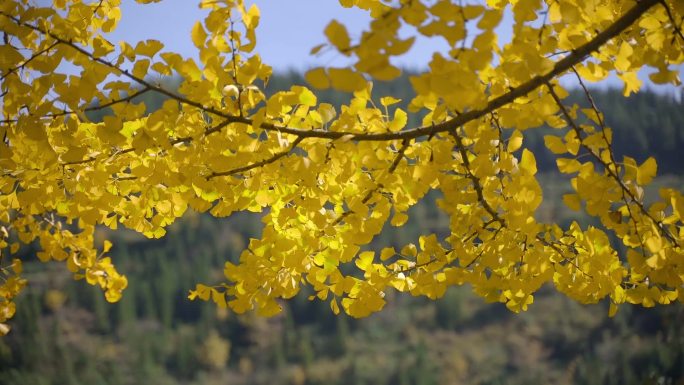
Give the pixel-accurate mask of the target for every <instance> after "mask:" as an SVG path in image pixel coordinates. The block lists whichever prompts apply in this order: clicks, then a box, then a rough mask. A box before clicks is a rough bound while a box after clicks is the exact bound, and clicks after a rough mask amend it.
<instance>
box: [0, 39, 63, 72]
mask: <svg viewBox="0 0 684 385" xmlns="http://www.w3.org/2000/svg"><path fill="white" fill-rule="evenodd" d="M58 44H60V43H59V41H56V42H54V43H52V44H50V46H49V47H47V48H45V49H43V50H41V51H39V52H36V53H35V54H33V55H32V56H31V57H30V58H28V59H26V61H24V62H23V63H21V64H20V65H18V66H16V67H14V68H10V69H9V71H7V73H6V74H4V75H2V76H1V77H0V81H2V80H5V78H6V77H8V76H10V75H11V74H13V73H15V72H17V71H19V70H20V69H22V68H24V67H26V65H27V64H29V63H30V62H32V61H33V60H35V59H36V58H38V57H39V56H41V55H43V54H45V53H46V52H48V51H50V50H51V49H53V48H55V47H56V46H57V45H58Z"/></svg>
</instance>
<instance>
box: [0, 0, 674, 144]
mask: <svg viewBox="0 0 684 385" xmlns="http://www.w3.org/2000/svg"><path fill="white" fill-rule="evenodd" d="M659 1H660V0H642V1H639V2H638V3H636V5H635V6H634V7H632V8H631V9H630V10H628V11H627V12H626V13H625V14H623V15H622V16H621V17H620V18H619V19H617V20H616V21H615V22H614V23H613V24H611V25H610V26H608V27H607V28H606V29H605V30H603V31H602V32H600V33H598V34H597V35H596V36H594V38H593V39H591V40H590V41H588V42H587V43H585V44H584V45H582V46H580V47H578V48H577V49H575V50H573V51H571V52H570V54H568V55H567V56H565V57H564V58H563V59H561V60H559V61H558V62H556V64H555V65H554V67H553V69H552V70H551V71H549V72H547V73H546V74H544V75H537V76H535V77H533V78H531V79H530V80H528V81H526V82H525V83H523V84H521V85H519V86H518V87H516V88H513V89H511V90H510V91H508V92H506V93H504V94H502V95H500V96H498V97H496V98H494V99H492V100H490V101H489V103H487V105H486V106H485V107H483V108H481V109H473V110H470V111H466V112H463V113H462V114H460V115H458V116H456V117H454V118H452V119H450V120H447V121H445V122H443V123H439V124H435V125H429V126H422V127H417V128H413V129H408V130H403V131H399V132H387V133H360V132H345V131H326V130H316V129H314V130H306V129H301V128H289V127H282V126H279V125H276V124H273V123H268V122H264V123H261V128H262V129H263V130H266V131H279V132H281V133H285V134H291V135H296V136H298V137H304V138H324V139H339V138H342V137H348V138H349V139H350V140H354V141H389V140H404V139H415V138H419V137H423V136H428V135H432V136H433V135H435V134H437V133H441V132H448V131H450V130H453V129H454V128H456V127H459V126H462V125H464V124H466V123H468V122H471V121H474V120H477V119H479V118H481V117H483V116H486V115H488V114H490V113H491V112H493V111H495V110H497V109H499V108H501V107H503V106H506V105H508V104H510V103H512V102H513V101H514V100H515V99H517V98H519V97H522V96H525V95H527V94H528V93H530V92H532V91H534V90H536V89H538V88H539V87H541V86H543V85H544V84H546V83H548V82H549V81H551V80H552V79H554V78H556V77H558V76H559V75H561V74H563V73H564V72H566V71H568V70H570V69H571V68H572V67H573V66H574V65H576V64H579V63H581V62H582V61H583V60H584V59H585V58H586V57H587V56H589V55H590V54H591V53H592V52H594V51H597V50H598V49H599V48H600V47H601V46H603V45H604V44H606V43H607V42H608V41H609V40H610V39H612V38H614V37H616V36H618V35H619V34H620V33H622V32H623V31H624V30H626V29H627V28H629V27H630V26H631V25H632V24H633V23H634V22H635V21H636V20H638V19H639V17H641V15H643V14H644V13H645V12H646V11H648V10H649V9H650V8H651V7H653V6H654V5H655V4H658V3H659ZM0 15H2V16H5V17H7V18H9V19H11V20H13V21H14V22H15V23H16V24H18V25H21V26H24V27H27V28H30V29H32V30H34V31H37V32H39V33H41V34H43V35H47V36H50V37H51V38H53V39H54V40H56V41H57V42H60V43H62V44H64V45H67V46H69V47H71V48H73V49H74V50H76V51H77V52H79V53H80V54H82V55H85V56H87V57H88V58H90V59H92V60H93V61H95V62H97V63H100V64H102V65H104V66H106V67H109V68H110V69H112V70H115V71H116V72H118V73H119V74H121V75H122V76H124V77H126V78H128V79H130V80H132V81H134V82H136V83H138V84H140V85H142V86H143V87H146V88H150V89H151V90H153V91H155V92H158V93H160V94H162V95H165V96H167V97H169V98H171V99H174V100H176V101H178V102H180V103H182V104H185V105H188V106H191V107H195V108H198V109H200V110H202V111H204V112H206V113H209V114H213V115H216V116H220V117H222V118H224V119H226V120H228V121H229V122H230V123H242V124H246V125H252V124H253V123H254V121H253V119H250V118H246V117H242V116H234V115H230V114H228V113H226V112H224V111H221V110H218V109H216V108H213V107H210V106H206V105H203V104H202V103H199V102H197V101H194V100H191V99H188V98H186V97H184V96H182V95H178V94H176V93H174V92H171V91H169V90H166V89H164V88H163V87H160V86H156V85H154V84H152V83H150V82H148V81H146V80H145V79H142V78H140V77H137V76H135V75H133V74H132V73H130V72H129V71H127V70H123V69H121V68H119V67H118V66H117V65H115V64H113V63H111V62H109V61H107V60H105V59H103V58H101V57H96V56H94V55H93V54H92V53H91V52H88V51H87V50H86V49H84V48H82V47H80V46H79V45H77V44H75V43H73V42H72V41H69V40H66V39H64V38H61V37H60V36H58V35H56V34H54V33H53V32H50V31H47V30H45V29H43V28H41V27H38V26H35V25H33V24H30V23H26V22H23V21H21V20H20V19H19V18H17V17H14V16H11V15H8V14H6V13H4V12H0Z"/></svg>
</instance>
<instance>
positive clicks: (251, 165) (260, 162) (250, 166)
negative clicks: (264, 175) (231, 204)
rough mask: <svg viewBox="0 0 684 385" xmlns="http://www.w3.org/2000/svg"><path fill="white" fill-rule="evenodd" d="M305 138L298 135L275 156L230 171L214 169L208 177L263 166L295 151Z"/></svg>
mask: <svg viewBox="0 0 684 385" xmlns="http://www.w3.org/2000/svg"><path fill="white" fill-rule="evenodd" d="M304 139H306V138H303V137H298V138H297V139H295V140H294V142H292V144H291V145H290V146H289V147H288V148H287V149H285V150H283V151H280V152H277V153H275V154H273V156H271V157H269V158H266V159H264V160H262V161H259V162H255V163H252V164H248V165H247V166H243V167H238V168H234V169H232V170H228V171H221V172H217V171H214V172H212V173H211V174H209V175H208V176H207V179H213V178H216V177H220V176H230V175H235V174H239V173H241V172H245V171H249V170H252V169H255V168H259V167H261V166H265V165H267V164H270V163H273V162H275V161H277V160H278V159H280V158H282V157H284V156H286V155H287V154H289V153H291V152H292V151H294V149H295V148H297V145H299V143H301V142H302V140H304Z"/></svg>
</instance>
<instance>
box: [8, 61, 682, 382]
mask: <svg viewBox="0 0 684 385" xmlns="http://www.w3.org/2000/svg"><path fill="white" fill-rule="evenodd" d="M293 81H301V76H299V75H297V74H290V75H288V76H276V77H274V78H273V79H272V80H271V82H270V83H269V85H268V87H267V88H266V91H267V92H271V91H272V90H277V89H286V88H287V87H288V84H291V83H292V82H293ZM376 91H378V93H379V95H380V96H381V95H386V94H392V95H394V96H401V95H406V96H404V97H403V99H404V103H406V102H408V100H409V99H410V87H409V82H408V80H407V79H406V78H402V79H400V81H399V82H397V83H392V84H379V85H377V86H376ZM581 96H582V95H581V94H580V93H578V92H574V93H573V94H572V96H571V98H574V99H573V100H576V101H580V100H581ZM343 97H344V96H341V95H338V94H334V93H332V92H328V93H324V94H323V95H322V97H321V99H322V100H325V101H328V102H331V103H333V104H339V103H340V102H341V101H342V100H343ZM594 97H595V98H596V100H597V103H598V105H599V106H600V107H601V108H602V110H603V111H604V113H605V115H606V119H607V121H608V124H609V125H610V126H611V127H613V129H614V131H615V135H614V137H615V139H616V152H617V153H618V154H630V156H633V157H635V158H636V159H638V160H640V161H643V160H644V159H646V157H647V156H649V155H653V156H655V157H656V158H657V160H658V164H659V168H660V170H661V171H660V173H661V174H666V175H664V176H661V177H659V178H658V179H657V180H656V182H655V185H656V186H655V187H654V188H652V189H651V190H650V191H648V192H647V194H656V193H657V186H659V185H668V186H672V187H676V188H680V189H681V188H683V187H684V177H682V175H683V171H684V170H682V167H683V166H684V162H682V157H681V156H679V155H678V154H679V151H681V148H683V147H682V145H683V144H684V108H682V107H683V106H682V103H681V102H678V101H676V100H675V99H674V98H672V97H663V96H659V95H657V94H654V93H650V92H645V93H642V94H639V95H637V96H634V97H631V98H627V99H624V98H622V96H620V95H619V92H618V91H615V90H605V91H597V92H595V93H594ZM144 100H145V102H146V103H147V105H148V107H149V108H151V109H153V108H154V107H155V106H159V105H160V104H161V101H160V100H159V99H155V98H152V95H145V99H144ZM93 118H94V119H96V118H97V116H93ZM413 119H414V122H416V121H417V117H414V118H413ZM544 130H550V129H541V130H531V131H526V132H525V135H526V144H527V145H530V146H532V148H533V150H534V151H535V153H536V154H537V160H538V162H539V163H540V167H539V168H540V170H542V171H544V173H543V174H542V175H540V182H541V184H542V185H543V188H544V194H545V200H544V203H543V204H542V206H541V208H540V209H539V212H538V216H539V219H540V220H543V221H557V222H560V223H564V224H567V223H569V222H571V221H573V220H577V221H580V222H582V223H583V224H591V223H592V219H591V218H586V217H583V216H581V215H580V214H578V213H576V212H573V211H571V210H570V209H568V208H567V207H565V206H564V205H563V204H562V200H561V196H562V194H563V193H566V192H567V191H568V190H569V189H570V187H569V185H568V180H567V179H566V178H564V177H562V176H559V175H557V174H555V173H554V172H553V171H554V170H555V166H554V164H555V163H554V161H553V158H552V155H551V154H550V152H548V151H546V150H545V149H544V148H543V139H541V136H540V135H539V134H538V133H537V132H539V131H544ZM437 199H439V194H437V193H434V192H433V193H430V194H429V195H428V196H427V197H426V198H425V199H424V200H423V201H422V202H420V203H419V204H418V205H416V206H414V207H413V208H412V209H411V210H410V211H409V215H410V220H409V222H408V223H407V224H406V225H405V226H403V227H401V228H391V227H389V226H388V228H386V229H385V230H386V231H384V232H383V233H382V234H381V236H379V237H378V239H376V240H375V241H374V243H373V245H372V246H373V247H380V246H387V245H395V246H399V245H403V244H405V243H407V242H415V241H417V239H418V236H419V235H420V234H428V233H433V232H434V233H437V234H438V235H445V234H446V232H448V219H447V218H446V216H445V215H444V214H442V213H440V212H439V211H438V210H437V208H436V204H435V200H437ZM260 217H261V216H260V215H259V214H251V213H238V214H236V215H233V216H232V217H230V218H228V219H215V218H211V217H209V216H207V215H200V214H196V213H188V214H187V215H186V216H185V217H184V218H183V219H182V220H180V221H179V222H177V223H176V224H174V225H173V226H171V227H170V228H169V232H168V234H167V236H166V237H165V238H164V239H161V240H148V239H145V238H142V237H141V236H139V235H137V234H134V233H132V232H129V231H125V230H124V231H118V232H109V231H106V230H100V232H99V233H98V237H100V238H101V239H104V238H107V239H112V240H113V242H114V244H115V248H114V249H113V254H112V256H113V258H114V261H115V263H116V264H117V266H118V268H119V271H121V272H122V273H125V274H126V275H127V276H128V279H129V287H128V289H127V290H126V292H125V295H124V298H123V299H122V300H121V301H120V302H119V303H116V304H108V303H106V301H105V300H104V297H103V294H102V292H101V291H100V290H98V289H97V288H94V287H90V286H88V285H86V284H85V283H84V282H75V281H73V280H71V278H70V274H68V273H67V272H66V267H65V266H63V264H42V263H38V262H29V263H27V264H26V276H27V278H28V279H29V281H30V285H29V287H28V288H27V289H26V291H25V292H24V293H23V294H22V295H21V297H20V298H19V300H18V313H17V315H16V317H15V318H14V319H13V320H12V323H11V324H12V327H13V329H12V332H11V333H10V334H9V335H8V336H6V337H4V338H2V339H0V384H8V385H10V384H12V385H14V384H28V385H33V384H36V385H77V384H81V385H85V384H87V385H105V384H107V385H123V384H160V385H166V384H168V385H176V384H197V385H199V384H206V385H211V384H226V383H231V384H294V385H304V384H309V385H314V384H326V385H333V384H354V385H362V384H368V385H384V384H387V385H390V384H398V385H404V384H405V385H409V384H415V385H431V384H535V383H554V384H587V385H590V384H673V385H674V384H684V330H683V328H682V325H684V307H683V306H682V305H681V304H676V305H671V306H662V307H657V308H652V309H643V308H640V307H634V306H630V305H625V306H623V307H621V309H620V311H619V312H618V314H617V316H616V317H614V318H608V316H607V303H602V304H598V305H592V306H584V305H580V304H577V303H575V302H573V301H571V300H569V299H568V298H566V297H564V296H562V295H561V294H558V293H556V292H555V291H554V290H553V288H551V287H544V288H543V289H542V290H541V291H540V292H539V293H538V294H537V295H536V298H535V303H534V304H533V305H532V306H531V308H530V310H529V311H528V312H526V313H524V314H518V315H516V314H513V313H511V312H509V311H508V310H507V309H506V308H505V306H504V305H501V304H486V303H484V301H483V300H482V299H481V298H479V297H476V296H474V295H473V294H472V293H471V292H470V288H469V287H457V288H451V289H449V290H448V291H447V293H446V295H445V297H444V298H442V299H440V300H438V301H429V300H425V299H422V298H411V297H409V296H404V295H397V294H396V293H388V298H387V299H388V305H387V306H386V308H385V309H384V310H383V311H382V312H381V313H379V314H376V315H374V316H371V317H369V318H366V319H361V320H356V319H352V318H349V317H347V316H345V315H340V316H334V315H333V314H332V313H331V311H330V309H329V307H328V305H327V304H326V303H321V302H318V301H317V300H316V301H309V300H308V299H307V297H308V295H309V294H310V293H308V292H302V293H301V294H300V295H298V296H297V297H295V298H294V299H293V300H291V301H288V302H283V308H284V312H283V313H282V314H280V315H278V316H276V317H274V318H270V319H264V318H259V317H256V316H255V315H253V314H245V315H236V314H232V313H230V312H228V311H226V310H222V309H217V308H216V307H215V306H214V305H213V304H208V303H203V302H190V301H189V300H187V298H186V297H187V292H188V289H190V288H192V287H194V284H195V283H197V282H205V283H211V282H219V281H221V280H222V279H223V277H222V266H223V264H224V263H225V261H228V260H229V261H233V262H235V261H236V260H237V256H238V255H239V253H240V252H241V251H242V249H243V248H244V247H245V246H246V244H247V241H248V239H249V238H250V237H258V236H259V234H260V231H261V222H260ZM27 253H28V254H30V250H29V251H27ZM26 258H27V259H28V260H31V261H35V258H34V257H32V256H30V255H27V256H26Z"/></svg>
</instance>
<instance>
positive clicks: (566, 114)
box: [547, 83, 679, 246]
mask: <svg viewBox="0 0 684 385" xmlns="http://www.w3.org/2000/svg"><path fill="white" fill-rule="evenodd" d="M547 87H548V89H549V93H550V94H551V96H552V97H553V99H554V101H555V102H556V104H557V105H558V107H559V108H560V110H561V114H562V115H563V118H564V119H565V121H566V122H567V123H568V125H569V126H570V127H571V128H572V129H573V131H575V134H576V135H577V138H578V140H579V141H580V145H581V146H582V148H584V149H585V150H586V151H587V153H589V155H591V157H592V158H594V160H596V161H597V162H598V163H600V164H601V165H602V166H603V168H604V169H605V170H606V173H608V175H610V177H611V178H612V179H613V180H615V182H616V183H617V184H618V186H619V187H620V189H621V190H622V192H623V194H627V195H628V196H629V198H630V199H631V201H632V202H634V204H636V205H637V206H638V207H639V210H640V211H641V212H642V214H643V215H645V216H646V217H648V218H649V219H650V220H651V221H652V222H653V223H654V224H655V227H656V228H657V229H658V232H660V233H661V234H662V235H663V236H664V237H665V238H667V239H668V240H669V241H670V242H671V243H672V244H673V245H675V246H679V243H678V242H677V239H676V238H675V237H674V236H673V235H672V234H670V232H669V231H668V230H667V229H666V228H665V225H664V224H663V223H662V222H661V221H659V220H657V219H656V218H654V217H653V215H651V213H650V212H649V211H648V210H647V209H646V207H645V206H644V205H643V203H641V202H640V201H639V200H638V199H637V197H636V196H634V193H632V191H631V190H630V189H629V188H628V187H627V186H626V185H625V183H624V182H623V181H622V178H620V176H619V175H618V174H617V172H616V170H615V169H613V168H612V167H610V164H608V163H606V162H605V161H604V160H603V159H601V156H600V155H599V154H597V153H595V152H594V151H593V150H592V149H591V148H590V147H589V146H587V145H586V144H585V143H584V142H583V140H582V139H583V138H582V133H583V132H584V131H582V129H581V128H580V127H579V126H578V125H577V123H576V122H575V121H574V119H572V116H570V112H569V111H568V109H567V108H566V107H565V105H563V102H562V101H561V99H560V97H559V96H558V94H557V93H556V91H554V89H553V86H552V85H551V84H550V83H549V84H547ZM632 219H633V220H635V219H634V218H632Z"/></svg>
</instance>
